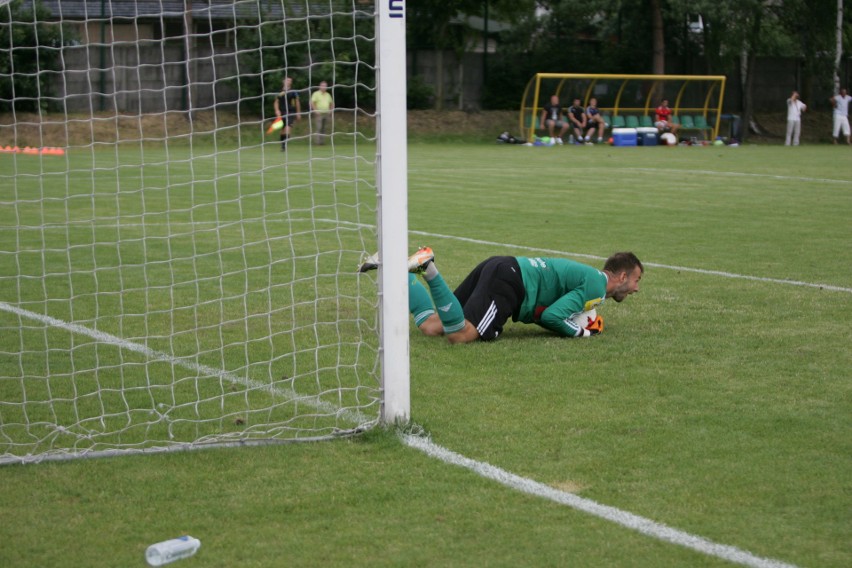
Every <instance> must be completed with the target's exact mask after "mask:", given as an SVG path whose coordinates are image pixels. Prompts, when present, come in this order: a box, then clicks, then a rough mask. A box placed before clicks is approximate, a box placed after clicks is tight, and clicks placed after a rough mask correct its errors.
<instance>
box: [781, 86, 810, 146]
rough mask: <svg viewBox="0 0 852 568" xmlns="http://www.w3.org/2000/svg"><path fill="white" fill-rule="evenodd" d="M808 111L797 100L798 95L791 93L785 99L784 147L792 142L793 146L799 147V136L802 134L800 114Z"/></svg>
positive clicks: (804, 105)
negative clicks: (785, 125) (785, 135)
mask: <svg viewBox="0 0 852 568" xmlns="http://www.w3.org/2000/svg"><path fill="white" fill-rule="evenodd" d="M806 110H808V105H806V104H805V103H803V102H802V101H800V100H799V93H797V92H796V91H793V94H791V95H790V98H789V99H787V138H786V139H785V141H784V145H785V146H789V145H790V142H791V141H792V143H793V146H798V145H799V135H800V134H801V133H802V113H803V112H805V111H806Z"/></svg>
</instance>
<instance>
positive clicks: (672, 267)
mask: <svg viewBox="0 0 852 568" xmlns="http://www.w3.org/2000/svg"><path fill="white" fill-rule="evenodd" d="M409 232H410V233H411V234H413V235H423V236H426V237H431V238H438V239H447V240H453V241H460V242H466V243H471V244H477V245H486V246H492V247H500V248H511V249H516V250H521V251H529V252H537V253H544V254H553V255H558V256H569V257H576V258H588V259H591V260H606V257H603V256H597V255H593V254H583V253H579V252H568V251H560V250H553V249H545V248H540V247H530V246H524V245H515V244H511V243H498V242H494V241H483V240H480V239H471V238H468V237H457V236H453V235H442V234H439V233H427V232H425V231H413V230H410V231H409ZM642 264H643V265H644V266H651V267H654V268H664V269H666V270H677V271H679V272H692V273H696V274H707V275H710V276H721V277H723V278H737V279H740V280H753V281H756V282H768V283H772V284H786V285H788V286H804V287H807V288H819V289H820V290H830V291H832V292H846V293H850V294H852V288H845V287H843V286H833V285H831V284H819V283H814V282H800V281H798V280H785V279H783V278H766V277H763V276H750V275H748V274H736V273H734V272H723V271H721V270H706V269H703V268H690V267H688V266H675V265H671V264H658V263H655V262H643V263H642Z"/></svg>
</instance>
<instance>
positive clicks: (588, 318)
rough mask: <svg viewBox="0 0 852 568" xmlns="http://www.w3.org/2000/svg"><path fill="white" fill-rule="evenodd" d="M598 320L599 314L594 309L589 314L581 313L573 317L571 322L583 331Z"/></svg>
mask: <svg viewBox="0 0 852 568" xmlns="http://www.w3.org/2000/svg"><path fill="white" fill-rule="evenodd" d="M596 319H598V312H597V311H596V310H594V309H592V310H589V311H588V312H580V313H579V314H574V315H573V316H571V321H572V322H574V323H575V324H577V325H579V326H580V327H582V328H583V329H586V326H587V325H589V324H590V323H592V322H593V321H595V320H596Z"/></svg>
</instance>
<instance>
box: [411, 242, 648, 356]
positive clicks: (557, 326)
mask: <svg viewBox="0 0 852 568" xmlns="http://www.w3.org/2000/svg"><path fill="white" fill-rule="evenodd" d="M408 269H409V272H411V273H415V274H420V275H422V276H423V278H424V279H425V280H426V284H427V286H428V287H429V292H430V294H431V299H432V303H433V304H434V307H435V310H434V313H432V314H430V315H429V316H428V317H427V318H425V319H424V320H423V321H422V322H421V323H419V324H418V327H419V328H420V329H421V331H423V332H424V333H426V334H427V335H440V334H443V335H445V336H446V337H447V339H448V340H449V342H450V343H470V342H473V341H477V340H483V341H491V340H494V339H497V337H498V336H499V335H500V333H502V331H503V325H504V324H505V323H506V322H507V321H508V320H509V318H510V317H511V318H512V321H517V322H521V323H530V324H536V325H539V326H541V327H543V328H545V329H548V330H550V331H552V332H554V333H555V334H557V335H560V336H563V337H590V336H592V335H597V334H598V333H600V330H601V329H602V328H603V321H602V320H600V321H596V322H595V323H593V324H592V325H589V326H587V327H586V328H583V327H581V326H579V325H578V324H576V323H574V321H572V319H571V318H572V316H574V315H576V314H579V313H581V312H585V311H589V310H591V309H594V308H596V307H597V306H599V305H600V304H602V303H603V302H604V300H606V299H607V298H612V299H613V300H615V301H616V302H621V301H623V300H624V299H625V298H626V297H627V296H629V295H631V294H635V293H636V292H638V291H639V280H641V278H642V275H643V273H644V271H645V268H644V267H643V266H642V262H641V261H640V260H639V259H638V258H637V257H636V255H635V254H633V253H632V252H617V253H615V254H613V255H612V256H610V257H609V258H608V259H607V260H606V262H604V266H603V270H598V269H596V268H593V267H591V266H587V265H585V264H582V263H579V262H575V261H572V260H567V259H563V258H544V257H523V256H518V257H514V256H493V257H491V258H488V259H486V260H484V261H482V262H481V263H479V265H478V266H477V267H476V268H474V269H473V271H472V272H471V273H470V274H469V275H468V276H467V278H465V279H464V281H462V283H461V284H459V286H458V287H457V288H456V289H455V291H451V290H450V288H449V286H448V285H447V284H446V282H444V279H443V277H442V276H441V274H440V272H438V268H437V266H436V265H435V254H434V253H433V252H432V249H430V248H428V247H425V248H421V249H420V250H418V251H417V252H416V253H414V254H413V255H412V256H411V257H410V258H409V259H408ZM419 296H420V297H421V298H422V295H419ZM421 303H422V300H421ZM409 309H412V310H413V309H418V310H419V311H421V312H422V311H424V310H423V307H422V306H415V307H414V308H412V306H411V302H409ZM413 313H414V311H412V314H413ZM598 318H600V316H598ZM436 319H437V320H439V323H440V326H441V331H442V333H437V332H436V325H437V323H438V321H436Z"/></svg>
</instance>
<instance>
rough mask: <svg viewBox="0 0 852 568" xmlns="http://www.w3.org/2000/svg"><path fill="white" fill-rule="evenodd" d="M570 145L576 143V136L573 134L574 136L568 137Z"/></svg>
mask: <svg viewBox="0 0 852 568" xmlns="http://www.w3.org/2000/svg"><path fill="white" fill-rule="evenodd" d="M568 143H569V144H573V143H574V135H573V134H572V135H570V136H569V137H568Z"/></svg>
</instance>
